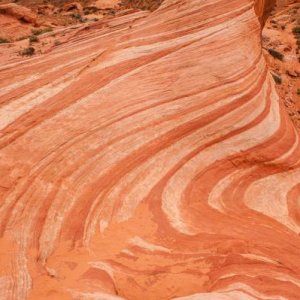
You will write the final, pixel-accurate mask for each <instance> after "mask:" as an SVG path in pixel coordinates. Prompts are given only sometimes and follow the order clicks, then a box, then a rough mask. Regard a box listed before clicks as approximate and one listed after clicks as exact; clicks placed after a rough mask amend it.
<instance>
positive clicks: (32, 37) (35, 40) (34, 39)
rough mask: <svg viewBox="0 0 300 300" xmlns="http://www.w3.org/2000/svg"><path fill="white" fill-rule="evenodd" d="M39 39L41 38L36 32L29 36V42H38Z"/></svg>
mask: <svg viewBox="0 0 300 300" xmlns="http://www.w3.org/2000/svg"><path fill="white" fill-rule="evenodd" d="M38 41H39V38H38V37H37V36H36V35H34V34H33V35H31V36H30V37H29V42H30V43H36V42H38Z"/></svg>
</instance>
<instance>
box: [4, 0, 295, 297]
mask: <svg viewBox="0 0 300 300" xmlns="http://www.w3.org/2000/svg"><path fill="white" fill-rule="evenodd" d="M260 31H261V26H260V24H259V22H258V18H257V16H256V14H255V9H254V2H253V1H250V0H230V1H228V0H189V1H185V0H165V2H164V3H163V4H162V6H161V7H160V8H159V9H158V10H156V11H155V12H153V13H151V14H150V15H149V16H145V14H143V15H139V13H137V14H129V15H124V16H120V17H117V18H116V19H114V20H113V21H112V22H111V23H110V24H109V26H108V25H107V26H103V25H101V23H98V25H95V26H94V27H90V28H86V29H85V30H82V31H77V33H78V34H77V35H74V36H73V38H71V39H70V40H69V42H67V43H65V44H62V45H60V46H59V47H57V48H56V49H54V50H53V51H52V52H50V53H47V54H43V55H37V56H35V57H33V58H29V59H24V58H20V59H14V60H11V61H8V62H2V63H1V67H0V82H1V83H0V87H1V89H0V99H1V100H0V103H1V107H0V115H1V117H0V127H1V135H0V149H1V150H0V157H1V160H0V163H1V168H0V195H1V206H0V222H1V227H0V228H1V239H0V241H1V242H0V243H1V247H0V249H1V250H0V251H1V254H0V258H1V268H0V287H1V288H0V299H9V300H11V299H13V300H15V299H18V300H19V299H20V300H23V299H80V300H81V299H84V300H85V299H88V300H90V299H91V300H92V299H93V300H94V299H101V300H102V299H129V300H131V299H132V300H137V299H147V300H148V299H151V300H152V299H153V300H154V299H184V300H208V299H214V300H227V299H239V300H241V299H246V300H250V299H251V300H252V299H269V300H270V299H272V300H275V299H276V300H283V299H295V300H298V299H299V295H300V256H299V251H300V238H299V232H300V205H299V194H300V184H299V182H300V169H299V160H300V146H299V134H298V132H297V131H296V130H295V128H294V127H293V125H292V123H291V122H290V120H289V119H288V117H287V116H286V114H285V112H284V110H283V108H282V107H281V106H280V104H279V99H278V96H277V94H276V92H275V89H274V83H273V79H272V77H271V76H270V74H269V72H268V70H267V67H266V64H265V61H264V58H263V56H262V51H261V44H260V40H261V35H260Z"/></svg>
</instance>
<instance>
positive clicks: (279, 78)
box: [272, 73, 282, 84]
mask: <svg viewBox="0 0 300 300" xmlns="http://www.w3.org/2000/svg"><path fill="white" fill-rule="evenodd" d="M272 77H273V79H274V81H275V83H276V84H282V78H281V77H280V76H279V75H277V74H273V73H272Z"/></svg>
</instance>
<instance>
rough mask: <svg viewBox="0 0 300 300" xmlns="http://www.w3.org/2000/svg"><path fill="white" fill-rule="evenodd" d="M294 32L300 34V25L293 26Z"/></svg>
mask: <svg viewBox="0 0 300 300" xmlns="http://www.w3.org/2000/svg"><path fill="white" fill-rule="evenodd" d="M293 33H294V34H300V26H296V27H294V28H293Z"/></svg>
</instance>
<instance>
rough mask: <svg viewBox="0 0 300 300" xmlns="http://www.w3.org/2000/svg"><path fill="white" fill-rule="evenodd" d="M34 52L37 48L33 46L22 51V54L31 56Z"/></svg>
mask: <svg viewBox="0 0 300 300" xmlns="http://www.w3.org/2000/svg"><path fill="white" fill-rule="evenodd" d="M34 53H35V49H34V48H33V47H28V48H25V49H23V50H22V51H21V55H23V56H31V55H33V54H34Z"/></svg>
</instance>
